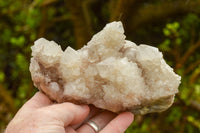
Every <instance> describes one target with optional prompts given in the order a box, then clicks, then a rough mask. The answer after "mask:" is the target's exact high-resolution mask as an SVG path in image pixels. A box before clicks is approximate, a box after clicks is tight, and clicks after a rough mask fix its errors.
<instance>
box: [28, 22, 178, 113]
mask: <svg viewBox="0 0 200 133" xmlns="http://www.w3.org/2000/svg"><path fill="white" fill-rule="evenodd" d="M31 48H32V56H33V57H32V58H31V64H30V72H31V76H32V80H33V82H34V85H35V86H36V87H38V88H39V89H40V90H41V91H42V92H44V93H45V94H46V95H47V96H49V97H50V99H52V100H53V101H56V102H65V101H69V102H73V103H76V104H93V105H94V106H96V107H98V108H102V109H106V110H110V111H112V112H121V111H131V112H133V113H134V114H146V113H150V112H161V111H164V110H166V109H167V108H169V107H170V106H171V104H172V103H173V100H174V96H175V94H176V93H177V92H178V86H179V84H180V79H181V77H180V76H178V75H176V74H175V73H174V72H173V69H172V68H170V67H169V66H168V65H167V64H166V62H165V61H164V59H163V55H162V53H161V52H159V50H158V49H157V48H155V47H152V46H148V45H139V46H137V45H136V44H134V43H133V42H131V41H128V40H125V35H124V29H123V26H122V23H121V22H112V23H109V24H107V25H106V26H105V28H104V29H103V30H102V31H100V32H99V33H97V34H96V35H94V36H93V38H92V39H91V41H89V42H88V44H87V45H86V46H84V47H83V48H81V49H80V50H77V51H76V50H74V49H72V48H71V47H67V48H66V50H65V51H62V49H61V47H60V46H59V45H57V44H56V43H55V42H54V41H48V40H46V39H44V38H40V39H38V40H37V41H35V44H34V46H32V47H31Z"/></svg>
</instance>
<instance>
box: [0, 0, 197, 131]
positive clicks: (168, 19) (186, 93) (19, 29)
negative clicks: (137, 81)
mask: <svg viewBox="0 0 200 133" xmlns="http://www.w3.org/2000/svg"><path fill="white" fill-rule="evenodd" d="M119 20H120V21H122V22H123V25H124V28H125V34H126V36H127V39H129V40H132V41H134V42H136V43H137V44H141V43H145V44H149V45H152V46H156V47H158V48H159V49H160V51H162V52H163V54H164V58H165V59H166V61H167V63H168V64H169V65H170V66H171V67H173V68H174V70H175V71H176V73H178V74H179V75H181V76H182V84H181V85H180V87H179V93H178V95H176V99H175V102H174V104H173V106H172V107H171V108H170V109H168V110H167V111H165V112H162V113H152V114H147V115H144V116H135V121H134V122H133V124H132V125H131V126H130V128H129V129H128V130H127V131H126V132H127V133H199V132H200V112H199V111H200V0H0V132H3V129H4V128H5V126H6V125H7V123H8V122H9V121H10V120H11V119H12V117H13V116H14V114H15V113H16V111H17V110H18V109H19V108H20V107H21V106H22V105H23V103H24V102H25V101H27V99H29V98H30V97H31V96H32V95H33V94H34V93H35V92H36V91H37V89H36V88H34V86H33V84H32V81H31V77H30V73H29V63H30V58H31V50H30V47H31V46H32V45H33V42H34V41H35V40H36V39H38V38H40V37H45V38H47V39H49V40H54V41H55V42H57V43H58V44H60V45H61V46H62V48H63V49H65V48H66V47H67V46H69V45H70V46H71V47H73V48H75V49H78V48H81V47H82V46H83V45H85V44H87V42H88V41H89V40H90V38H91V37H92V35H93V34H95V33H97V32H98V31H100V30H101V29H102V28H103V27H104V26H105V24H106V23H108V22H111V21H119Z"/></svg>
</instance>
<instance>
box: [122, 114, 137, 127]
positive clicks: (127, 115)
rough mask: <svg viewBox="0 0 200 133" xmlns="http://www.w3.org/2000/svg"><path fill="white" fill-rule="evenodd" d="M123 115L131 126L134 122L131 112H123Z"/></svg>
mask: <svg viewBox="0 0 200 133" xmlns="http://www.w3.org/2000/svg"><path fill="white" fill-rule="evenodd" d="M121 115H123V117H124V119H126V121H127V122H129V123H130V124H131V123H132V122H133V120H134V115H133V113H131V112H123V113H121ZM130 124H129V125H130Z"/></svg>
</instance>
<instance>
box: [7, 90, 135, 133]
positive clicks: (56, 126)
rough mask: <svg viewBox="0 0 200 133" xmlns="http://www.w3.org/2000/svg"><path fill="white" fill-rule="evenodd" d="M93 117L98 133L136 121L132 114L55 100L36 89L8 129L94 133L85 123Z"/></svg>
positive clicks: (115, 131) (113, 132) (119, 131)
mask: <svg viewBox="0 0 200 133" xmlns="http://www.w3.org/2000/svg"><path fill="white" fill-rule="evenodd" d="M89 119H90V120H92V121H93V122H95V123H96V125H98V127H99V129H101V130H100V131H99V133H123V132H124V131H125V130H126V129H127V128H128V126H129V125H130V124H131V123H132V121H133V114H132V113H129V112H124V113H121V114H119V115H117V116H116V114H114V113H111V112H108V111H103V112H102V111H100V110H99V109H97V108H95V107H90V108H89V106H87V105H75V104H73V103H69V102H65V103H61V104H53V103H52V102H51V101H50V100H49V98H48V97H47V96H45V95H44V94H43V93H41V92H37V93H36V94H35V95H34V96H33V97H32V98H31V99H30V100H29V101H28V102H26V103H25V104H24V105H23V107H22V108H21V109H20V110H19V111H18V112H17V114H16V115H15V117H14V118H13V120H12V121H11V122H10V123H9V124H8V126H7V129H6V131H5V133H95V130H94V129H93V128H92V127H91V126H89V125H88V124H85V122H86V121H87V120H89Z"/></svg>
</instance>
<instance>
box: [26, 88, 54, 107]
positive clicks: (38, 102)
mask: <svg viewBox="0 0 200 133" xmlns="http://www.w3.org/2000/svg"><path fill="white" fill-rule="evenodd" d="M50 104H52V101H51V100H50V99H49V98H48V97H47V96H46V95H45V94H43V93H42V92H40V91H38V92H36V93H35V95H33V97H32V98H31V99H30V100H28V101H27V103H26V104H25V106H29V107H31V108H40V107H44V106H47V105H50Z"/></svg>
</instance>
